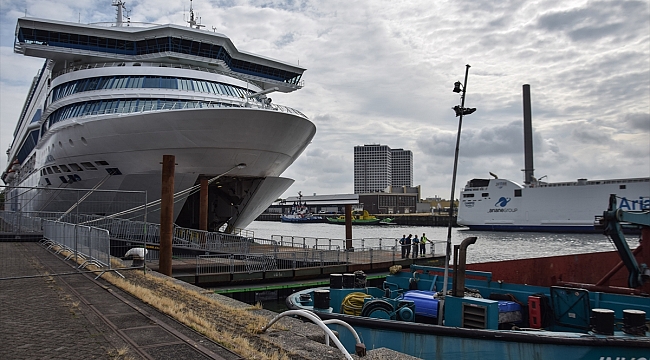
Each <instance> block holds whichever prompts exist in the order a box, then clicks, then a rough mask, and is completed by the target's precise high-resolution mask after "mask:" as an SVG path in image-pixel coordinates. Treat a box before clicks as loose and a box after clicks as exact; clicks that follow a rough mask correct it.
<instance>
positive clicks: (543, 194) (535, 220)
mask: <svg viewBox="0 0 650 360" xmlns="http://www.w3.org/2000/svg"><path fill="white" fill-rule="evenodd" d="M477 185H479V186H477ZM610 194H616V195H617V197H618V208H621V209H625V210H650V178H639V179H620V180H598V181H578V182H575V183H556V184H544V185H540V186H535V187H524V186H521V185H519V184H517V183H515V182H513V181H510V180H505V179H489V180H488V179H475V180H471V181H470V182H468V185H467V186H466V187H465V189H464V190H463V191H462V192H461V200H460V204H459V209H458V220H457V221H458V224H459V225H463V226H467V227H469V229H470V230H489V231H545V232H594V231H596V229H595V227H594V221H595V219H596V217H597V216H602V214H603V211H605V210H606V209H607V208H608V199H609V195H610Z"/></svg>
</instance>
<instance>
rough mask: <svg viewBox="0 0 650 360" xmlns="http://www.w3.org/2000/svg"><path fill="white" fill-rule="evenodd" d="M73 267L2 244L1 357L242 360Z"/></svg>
mask: <svg viewBox="0 0 650 360" xmlns="http://www.w3.org/2000/svg"><path fill="white" fill-rule="evenodd" d="M73 265H74V264H73V263H72V261H63V258H62V257H61V256H60V255H56V254H54V253H53V252H51V251H49V250H48V249H46V248H45V247H44V246H42V245H40V244H39V243H34V242H0V359H81V358H83V359H161V360H164V359H226V360H231V359H232V360H234V359H240V358H241V357H239V356H238V355H236V354H234V353H232V352H230V351H228V350H226V349H225V348H223V347H221V346H220V345H218V344H216V343H215V342H213V341H211V340H210V339H208V338H206V337H205V336H203V335H201V334H199V333H197V332H195V331H194V330H192V329H190V328H189V327H186V326H184V325H181V324H180V323H178V322H176V321H175V320H173V319H171V318H169V317H168V316H166V315H164V314H162V313H159V312H158V311H156V310H155V309H153V308H151V307H149V306H148V305H146V304H145V303H143V302H141V301H140V300H139V299H136V298H134V297H132V296H130V295H129V294H127V293H125V292H123V291H122V290H120V289H119V288H116V287H115V286H113V285H111V284H109V283H108V282H106V281H103V280H102V279H101V278H100V279H98V280H95V279H94V277H95V275H93V274H92V273H85V274H84V273H79V272H78V271H77V270H76V269H75V267H74V266H73ZM127 271H129V270H127Z"/></svg>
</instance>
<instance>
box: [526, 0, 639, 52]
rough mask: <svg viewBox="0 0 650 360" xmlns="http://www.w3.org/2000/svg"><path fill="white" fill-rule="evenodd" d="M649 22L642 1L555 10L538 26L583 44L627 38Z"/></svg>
mask: <svg viewBox="0 0 650 360" xmlns="http://www.w3.org/2000/svg"><path fill="white" fill-rule="evenodd" d="M647 18H648V6H647V4H646V3H644V2H641V1H595V2H589V3H587V4H585V5H584V7H581V8H573V9H570V10H560V11H554V10H551V11H549V12H547V13H545V14H543V15H542V16H540V17H539V19H538V22H537V24H538V26H539V27H540V28H541V29H545V30H550V31H556V32H562V33H565V34H566V35H567V36H568V37H569V38H570V39H571V40H573V41H576V42H580V41H593V40H597V39H602V38H606V37H607V38H610V37H611V38H627V37H628V36H629V34H630V32H629V30H631V28H632V27H636V26H637V24H639V23H643V22H644V21H646V20H644V19H647ZM632 33H633V34H636V33H637V32H635V31H632Z"/></svg>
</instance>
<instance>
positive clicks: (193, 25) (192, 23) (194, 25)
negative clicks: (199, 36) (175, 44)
mask: <svg viewBox="0 0 650 360" xmlns="http://www.w3.org/2000/svg"><path fill="white" fill-rule="evenodd" d="M187 23H188V24H190V27H191V28H194V29H201V28H202V27H204V26H205V25H201V24H199V23H197V22H196V19H195V18H194V9H193V8H192V0H190V20H189V21H187Z"/></svg>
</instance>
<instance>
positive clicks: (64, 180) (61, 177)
mask: <svg viewBox="0 0 650 360" xmlns="http://www.w3.org/2000/svg"><path fill="white" fill-rule="evenodd" d="M59 179H61V182H62V183H65V184H67V183H68V180H66V179H65V176H59Z"/></svg>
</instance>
